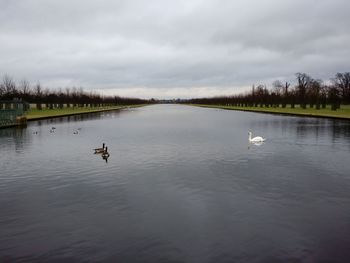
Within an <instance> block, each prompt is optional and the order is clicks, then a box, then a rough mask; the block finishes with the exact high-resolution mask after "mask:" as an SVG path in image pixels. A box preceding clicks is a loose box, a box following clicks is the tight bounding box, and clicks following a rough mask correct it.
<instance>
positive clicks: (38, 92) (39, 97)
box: [34, 82, 43, 110]
mask: <svg viewBox="0 0 350 263" xmlns="http://www.w3.org/2000/svg"><path fill="white" fill-rule="evenodd" d="M34 94H35V100H36V108H37V109H38V110H42V106H41V100H42V97H43V90H42V88H41V85H40V82H37V84H36V85H35V88H34Z"/></svg>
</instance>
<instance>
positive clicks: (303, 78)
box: [295, 73, 311, 109]
mask: <svg viewBox="0 0 350 263" xmlns="http://www.w3.org/2000/svg"><path fill="white" fill-rule="evenodd" d="M295 75H296V77H297V81H298V86H297V88H298V93H299V100H300V101H299V103H300V106H301V107H302V108H303V109H305V108H306V94H307V90H308V88H309V85H310V82H311V77H310V76H309V75H307V74H305V73H296V74H295Z"/></svg>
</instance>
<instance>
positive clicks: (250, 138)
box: [249, 132, 252, 141]
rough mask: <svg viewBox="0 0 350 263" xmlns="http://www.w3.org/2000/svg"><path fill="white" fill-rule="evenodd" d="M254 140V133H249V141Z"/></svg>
mask: <svg viewBox="0 0 350 263" xmlns="http://www.w3.org/2000/svg"><path fill="white" fill-rule="evenodd" d="M251 140H252V133H251V132H250V133H249V141H251Z"/></svg>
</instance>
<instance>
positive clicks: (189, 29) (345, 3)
mask: <svg viewBox="0 0 350 263" xmlns="http://www.w3.org/2000/svg"><path fill="white" fill-rule="evenodd" d="M349 10H350V1H349V0H244V1H243V0H216V1H214V0H177V1H170V0H147V1H146V0H145V1H143V0H98V1H97V0H96V1H86V0H75V1H72V0H56V1H53V0H21V1H19V0H0V75H3V74H5V73H7V74H9V75H11V76H13V77H14V78H16V79H18V80H19V79H21V78H27V79H28V80H30V81H31V82H36V81H38V80H40V82H41V83H42V84H43V85H45V86H48V87H52V88H56V87H65V86H73V85H75V86H83V87H85V89H94V90H97V89H99V90H101V92H103V93H104V94H116V93H117V94H120V95H122V96H137V97H148V98H149V97H158V98H173V97H198V96H213V95H222V94H232V93H235V92H237V91H241V90H244V89H247V87H249V86H251V85H252V84H253V83H264V84H270V83H271V82H272V81H273V80H275V79H281V80H284V79H288V80H290V79H293V77H294V74H295V73H296V72H299V71H300V72H307V73H310V74H311V75H312V76H313V77H315V78H322V79H328V78H330V77H332V76H333V75H334V74H335V73H336V72H344V71H349V70H350V62H349V61H350V59H349V58H350V48H349V43H350V15H349Z"/></svg>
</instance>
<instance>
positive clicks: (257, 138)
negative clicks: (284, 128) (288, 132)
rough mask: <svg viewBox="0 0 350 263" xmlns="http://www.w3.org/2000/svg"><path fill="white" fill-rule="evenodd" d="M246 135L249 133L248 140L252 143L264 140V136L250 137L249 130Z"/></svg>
mask: <svg viewBox="0 0 350 263" xmlns="http://www.w3.org/2000/svg"><path fill="white" fill-rule="evenodd" d="M248 135H249V142H252V143H259V142H264V141H266V139H265V138H263V137H260V136H257V137H254V138H252V133H251V132H250V131H249V132H248Z"/></svg>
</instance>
